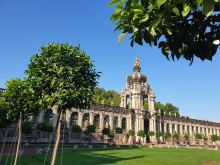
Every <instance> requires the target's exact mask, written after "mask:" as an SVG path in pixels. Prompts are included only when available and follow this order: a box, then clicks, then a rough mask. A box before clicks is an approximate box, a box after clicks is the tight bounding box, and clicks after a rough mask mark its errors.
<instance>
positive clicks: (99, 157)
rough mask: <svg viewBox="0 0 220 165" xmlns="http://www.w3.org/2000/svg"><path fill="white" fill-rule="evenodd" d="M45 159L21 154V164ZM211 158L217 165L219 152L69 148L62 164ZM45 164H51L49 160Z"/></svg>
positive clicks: (181, 162) (132, 164) (37, 164)
mask: <svg viewBox="0 0 220 165" xmlns="http://www.w3.org/2000/svg"><path fill="white" fill-rule="evenodd" d="M60 156H61V154H60V153H59V154H58V157H57V165H60V164H61V163H60V160H61V159H60ZM43 159H44V155H26V156H22V157H21V159H20V164H21V165H42V164H43ZM210 161H216V164H215V165H220V152H219V151H208V150H203V149H202V150H199V149H176V148H162V149H149V148H144V149H126V150H125V149H119V150H102V151H95V150H90V151H88V150H87V151H85V150H84V151H83V150H81V151H73V150H70V149H69V150H68V149H66V150H65V151H64V154H63V165H81V164H82V165H104V164H118V165H201V164H203V163H207V162H210ZM8 164H10V163H8ZM46 164H47V165H48V164H49V160H48V161H47V163H46ZM4 165H5V164H4ZM212 165H214V164H212Z"/></svg>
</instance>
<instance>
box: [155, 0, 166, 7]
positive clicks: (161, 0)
mask: <svg viewBox="0 0 220 165" xmlns="http://www.w3.org/2000/svg"><path fill="white" fill-rule="evenodd" d="M166 1H167V0H157V7H158V8H160V6H161V5H163V4H164V3H165V2H166Z"/></svg>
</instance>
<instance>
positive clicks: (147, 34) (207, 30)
mask: <svg viewBox="0 0 220 165" xmlns="http://www.w3.org/2000/svg"><path fill="white" fill-rule="evenodd" d="M113 5H115V11H114V13H113V14H112V16H111V20H112V21H113V22H114V23H115V24H116V28H115V30H117V31H122V33H121V35H120V36H119V38H118V42H119V43H121V42H122V40H123V38H124V37H125V36H126V35H127V34H131V38H130V40H131V46H133V45H134V44H135V43H137V44H139V45H143V42H145V43H147V44H149V45H155V46H157V47H158V48H160V49H161V51H162V53H163V54H164V55H165V56H166V58H167V59H170V57H171V58H172V59H173V60H174V59H175V58H177V59H179V58H180V57H183V58H185V59H186V60H189V61H191V62H193V59H194V57H195V56H196V57H198V58H200V59H201V60H212V57H213V56H214V55H215V54H216V51H217V48H218V45H215V44H213V41H215V40H217V39H218V40H219V39H220V13H219V12H220V1H219V0H194V1H189V0H112V1H111V2H110V3H109V6H113Z"/></svg>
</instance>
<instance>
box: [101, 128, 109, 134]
mask: <svg viewBox="0 0 220 165" xmlns="http://www.w3.org/2000/svg"><path fill="white" fill-rule="evenodd" d="M109 132H110V129H109V128H103V130H102V134H103V135H108V134H109Z"/></svg>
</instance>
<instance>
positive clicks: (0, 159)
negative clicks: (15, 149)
mask: <svg viewBox="0 0 220 165" xmlns="http://www.w3.org/2000/svg"><path fill="white" fill-rule="evenodd" d="M7 136H8V130H7V128H6V130H5V139H4V142H3V145H2V149H1V154H0V164H1V162H2V156H3V152H4V148H5V142H6V139H7Z"/></svg>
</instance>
